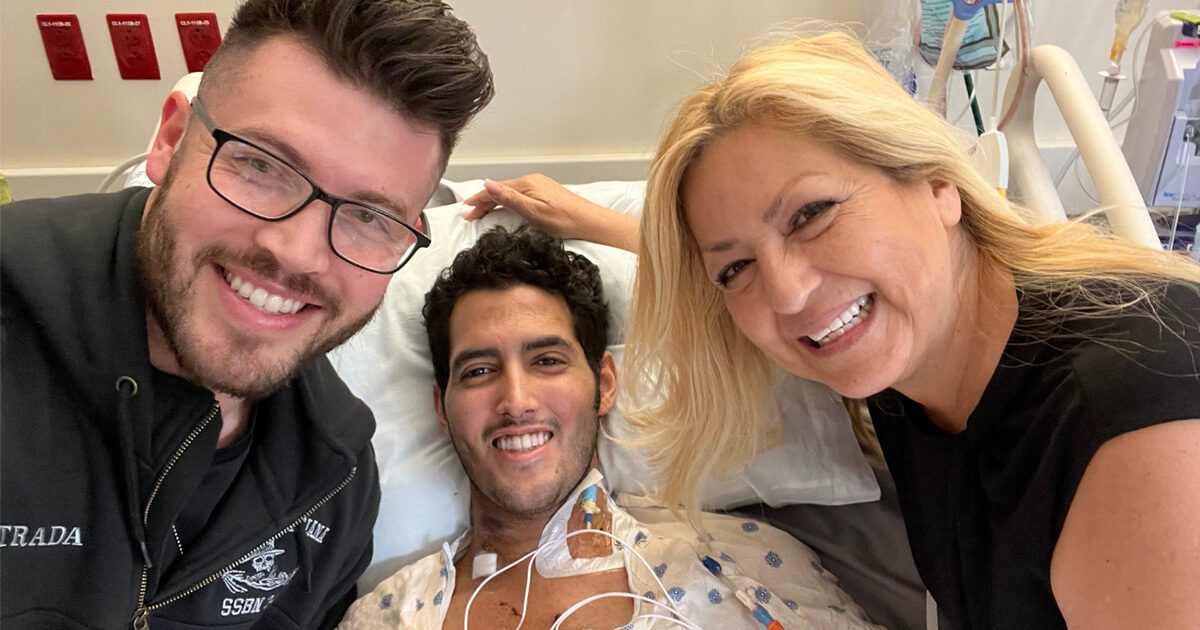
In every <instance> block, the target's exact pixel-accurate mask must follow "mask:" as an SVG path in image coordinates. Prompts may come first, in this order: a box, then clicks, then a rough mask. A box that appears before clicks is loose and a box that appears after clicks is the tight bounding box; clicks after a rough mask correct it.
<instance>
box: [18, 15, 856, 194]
mask: <svg viewBox="0 0 1200 630" xmlns="http://www.w3.org/2000/svg"><path fill="white" fill-rule="evenodd" d="M235 4H236V3H235V1H234V0H213V1H210V2H209V3H206V4H205V3H201V4H197V3H196V2H194V0H188V1H187V2H184V1H181V0H155V1H154V2H147V1H145V0H143V2H141V3H138V2H133V3H130V2H128V1H127V0H122V1H118V0H58V1H53V0H51V1H46V2H36V3H35V2H26V1H20V0H3V3H2V4H0V73H2V76H3V84H2V87H0V171H2V172H5V173H6V174H8V176H9V179H10V183H11V185H12V186H13V192H14V195H15V196H16V197H17V198H22V197H27V196H30V195H31V194H61V193H65V192H75V191H80V190H90V189H91V188H93V187H94V186H95V185H96V183H97V182H98V179H99V177H101V176H102V175H103V173H104V172H106V171H107V169H108V168H110V167H111V166H113V165H115V164H118V163H120V162H121V161H123V160H124V159H125V158H127V157H129V156H130V155H133V154H136V153H138V152H140V151H143V150H144V149H145V145H146V142H147V140H148V137H149V135H150V133H151V131H152V130H153V128H154V123H155V121H156V120H157V116H158V108H159V107H160V106H161V104H162V100H163V98H164V96H165V95H166V93H167V92H168V91H169V90H170V87H171V85H172V84H173V83H174V81H175V79H177V78H178V77H180V76H182V75H183V74H184V73H185V66H184V61H183V55H182V52H181V50H180V46H179V37H178V34H177V33H176V31H175V28H174V24H173V17H174V13H176V12H182V11H202V10H211V11H214V12H216V14H217V17H218V20H219V22H220V24H221V27H222V29H224V28H225V27H227V26H228V23H229V16H230V15H231V13H232V10H233V7H234V6H235ZM452 4H453V6H454V7H455V9H456V10H457V13H458V15H460V16H461V17H462V18H464V19H465V20H467V21H468V22H469V23H471V24H472V25H473V26H474V28H475V29H476V31H477V32H478V34H479V39H480V41H481V44H482V46H483V48H484V49H485V50H486V51H487V53H488V54H489V56H490V58H491V60H492V64H493V68H494V71H495V75H496V83H497V88H498V94H497V97H496V99H495V101H494V102H493V104H492V105H491V106H490V107H489V108H488V110H487V111H486V112H484V114H483V115H482V116H480V118H479V119H478V120H477V121H476V122H475V123H474V124H473V125H472V127H471V128H470V129H469V130H468V132H467V134H466V135H465V136H464V139H463V141H462V144H461V145H460V148H459V150H458V151H457V152H456V154H455V165H456V167H455V170H454V171H452V172H451V175H456V174H457V175H458V176H470V175H474V174H477V173H483V174H488V175H491V176H494V177H503V176H505V175H506V174H508V173H510V172H511V173H514V174H515V173H516V172H518V171H520V170H522V169H526V168H537V167H540V166H545V167H548V168H549V170H552V171H553V170H554V169H555V168H557V167H558V165H560V164H562V163H567V164H570V163H572V162H574V163H576V165H579V166H580V168H583V169H584V170H585V171H587V170H593V171H594V172H593V173H589V174H588V175H586V176H585V175H583V174H580V175H579V177H581V178H585V179H586V178H591V179H596V178H599V177H605V176H626V177H640V176H641V173H642V171H643V170H644V164H645V162H644V158H645V155H644V154H645V153H646V152H647V151H649V150H650V148H651V146H652V143H653V140H654V137H655V136H656V135H657V132H658V129H659V127H660V125H661V122H662V119H663V117H664V116H665V114H666V112H667V111H668V110H669V108H670V106H671V105H672V104H673V103H674V102H675V100H676V99H678V98H679V97H680V96H681V95H682V94H684V93H685V92H686V91H687V89H688V88H689V87H691V86H693V85H694V84H695V83H696V82H697V77H696V75H695V74H694V73H693V72H692V71H689V70H687V69H684V68H682V67H680V66H679V65H677V62H678V63H679V64H683V65H686V66H690V67H692V68H699V69H709V68H711V67H713V65H714V64H715V63H723V64H724V63H728V62H729V61H731V60H732V59H733V58H735V57H736V55H737V53H738V51H739V50H740V47H741V45H742V44H743V42H745V41H747V40H748V39H750V38H752V37H755V36H756V35H758V34H760V33H761V32H763V31H764V30H765V29H766V28H767V27H768V25H770V24H772V23H776V22H779V21H781V20H788V19H793V18H797V17H820V18H826V19H833V20H848V19H854V18H856V17H858V15H859V3H858V2H817V1H814V0H806V1H799V2H798V1H796V0H748V1H745V2H738V3H732V2H727V1H726V0H656V1H654V2H646V1H644V0H603V1H601V2H577V1H566V2H564V1H562V0H521V1H519V2H496V1H495V0H459V1H457V2H453V3H452ZM108 12H145V13H146V14H147V15H148V17H149V21H150V25H151V29H152V33H153V36H154V43H155V48H156V50H157V54H158V59H159V65H160V68H161V72H162V77H163V79H162V80H160V81H123V80H121V79H120V77H119V76H118V74H117V69H116V62H115V61H114V59H113V53H112V45H111V43H110V40H109V36H108V32H107V29H106V27H105V20H104V15H105V13H108ZM37 13H77V14H78V15H79V19H80V23H81V26H82V28H83V34H84V40H85V43H86V45H87V48H88V55H89V58H90V60H91V64H92V72H93V75H94V77H95V80H93V81H55V80H53V79H52V78H51V76H50V71H49V68H48V65H47V62H46V58H45V54H44V52H43V49H42V44H41V40H40V38H39V34H38V30H37V28H36V24H35V18H34V16H35V15H36V14H37ZM674 60H677V61H674ZM597 164H599V165H600V166H599V167H596V165H597ZM571 168H572V167H570V166H568V167H567V170H566V171H563V172H561V173H560V175H567V174H568V173H570V172H571ZM594 168H599V169H600V170H599V171H595V170H594ZM479 169H483V170H479ZM567 178H568V179H570V177H569V175H568V176H567Z"/></svg>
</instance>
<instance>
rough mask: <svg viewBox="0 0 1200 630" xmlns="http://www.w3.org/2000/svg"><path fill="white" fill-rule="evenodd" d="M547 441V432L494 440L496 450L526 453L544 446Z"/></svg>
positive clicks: (508, 436) (548, 434)
mask: <svg viewBox="0 0 1200 630" xmlns="http://www.w3.org/2000/svg"><path fill="white" fill-rule="evenodd" d="M549 439H550V432H549V431H541V432H539V433H526V434H525V435H506V436H504V437H501V438H496V448H499V449H500V450H502V451H528V450H529V449H531V448H536V447H538V446H541V445H543V444H545V443H546V442H547V441H548V440H549Z"/></svg>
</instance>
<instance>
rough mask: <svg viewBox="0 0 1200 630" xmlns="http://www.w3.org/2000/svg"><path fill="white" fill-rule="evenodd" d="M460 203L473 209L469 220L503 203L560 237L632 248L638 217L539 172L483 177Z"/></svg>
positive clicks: (549, 232)
mask: <svg viewBox="0 0 1200 630" xmlns="http://www.w3.org/2000/svg"><path fill="white" fill-rule="evenodd" d="M463 203H465V204H467V205H469V206H473V207H474V209H473V210H471V211H470V212H468V213H467V214H466V215H465V218H466V219H467V220H468V221H474V220H477V219H482V218H483V217H485V216H487V215H488V213H490V212H491V211H492V210H495V209H496V208H497V207H501V206H503V207H505V208H508V209H509V210H512V211H513V212H516V213H517V214H519V215H521V216H522V217H524V218H525V220H526V221H528V222H529V223H531V224H532V225H534V226H535V227H537V228H539V229H541V230H542V231H544V232H546V233H547V234H550V235H552V236H556V237H558V238H562V239H568V238H575V239H583V240H587V241H592V242H593V243H600V244H601V245H609V246H611V247H619V248H621V249H624V250H627V251H631V252H632V251H634V250H635V248H636V247H637V234H638V220H637V219H636V218H634V217H631V216H628V215H624V214H621V213H620V212H617V211H615V210H612V209H610V208H605V207H604V206H601V205H597V204H594V203H592V202H590V201H588V200H587V199H584V198H583V197H580V196H579V195H576V194H575V193H573V192H571V191H569V190H567V189H566V188H563V187H562V185H560V184H559V183H558V182H556V181H554V180H553V179H550V178H549V177H546V176H545V175H542V174H533V175H525V176H523V177H518V178H516V179H509V180H505V181H502V182H494V181H492V180H484V182H483V190H482V191H480V192H478V193H476V194H475V195H472V196H471V197H470V198H469V199H467V200H465V201H464V202H463Z"/></svg>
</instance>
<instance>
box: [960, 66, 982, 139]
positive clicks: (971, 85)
mask: <svg viewBox="0 0 1200 630" xmlns="http://www.w3.org/2000/svg"><path fill="white" fill-rule="evenodd" d="M963 83H964V84H965V85H966V86H967V100H968V101H969V102H970V103H971V115H972V116H973V117H974V118H975V134H976V135H980V136H982V135H983V132H984V131H985V129H984V127H983V114H982V113H980V111H979V99H977V98H975V80H974V79H972V78H971V73H970V72H967V71H966V70H963Z"/></svg>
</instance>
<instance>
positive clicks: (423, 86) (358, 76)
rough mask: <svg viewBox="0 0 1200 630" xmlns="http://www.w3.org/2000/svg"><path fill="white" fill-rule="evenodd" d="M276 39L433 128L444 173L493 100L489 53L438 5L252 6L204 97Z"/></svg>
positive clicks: (230, 35) (289, 1)
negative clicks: (287, 40)
mask: <svg viewBox="0 0 1200 630" xmlns="http://www.w3.org/2000/svg"><path fill="white" fill-rule="evenodd" d="M274 37H291V38H295V39H296V40H297V41H299V42H301V43H303V44H304V45H306V46H308V47H309V48H310V49H311V50H312V51H313V52H314V53H315V54H317V55H318V56H319V57H320V58H321V59H323V60H324V61H325V62H326V63H327V64H328V65H329V68H330V69H331V70H332V71H333V72H334V73H335V74H337V75H339V76H341V77H342V78H344V79H345V80H346V81H348V82H349V83H351V84H352V85H355V86H358V87H361V88H363V89H366V90H368V91H370V92H372V93H374V94H376V95H378V96H379V97H381V98H383V99H384V100H385V101H387V102H389V103H391V104H392V106H393V107H395V109H396V111H397V112H399V113H401V114H404V115H406V116H410V117H412V118H413V119H414V120H415V121H417V122H418V123H423V124H427V125H430V126H433V127H436V128H437V130H438V134H439V137H440V139H441V147H442V159H441V167H442V170H444V169H445V166H446V162H447V160H449V159H450V151H451V150H452V149H453V148H454V145H455V144H456V143H457V142H458V136H459V133H460V132H461V131H462V130H463V128H464V127H466V125H467V123H468V122H470V120H471V118H472V117H473V116H474V115H475V114H477V113H479V111H480V110H481V109H483V107H484V106H485V105H487V104H488V102H489V101H490V100H491V99H492V95H493V94H494V92H495V88H494V86H493V84H492V71H491V68H490V67H489V66H488V59H487V55H485V54H484V53H483V51H482V50H480V49H479V44H478V43H477V42H476V41H475V34H474V33H473V32H471V28H470V27H469V26H467V24H466V22H463V21H462V20H460V19H458V18H457V17H455V16H454V15H453V13H451V10H450V7H449V5H447V4H445V3H443V2H438V1H436V0H247V1H246V2H245V3H243V4H242V5H241V6H239V7H238V9H237V12H236V13H235V14H234V16H233V22H232V24H231V25H230V27H229V31H228V32H227V33H226V34H225V39H224V40H223V41H222V42H221V46H220V47H219V48H218V49H217V52H216V53H215V54H214V55H213V57H212V59H211V60H210V61H209V63H208V65H207V66H206V67H205V73H204V79H202V80H201V85H200V93H201V94H202V95H203V94H204V93H205V92H206V89H205V88H206V87H207V86H208V85H209V84H214V83H219V82H220V81H221V80H222V78H223V77H224V76H226V75H231V74H236V73H237V72H238V68H237V63H238V61H239V60H240V59H244V58H245V56H246V55H247V54H248V53H249V52H250V51H252V50H253V49H254V48H256V47H257V46H259V45H261V44H262V43H264V42H266V41H267V40H269V39H271V38H274Z"/></svg>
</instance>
